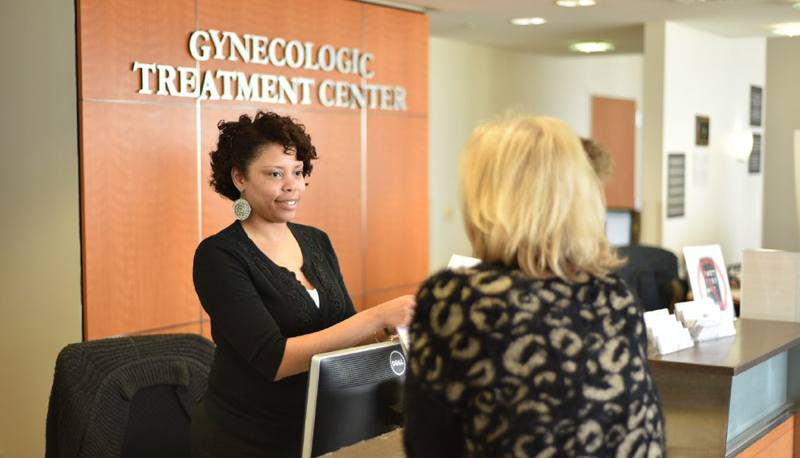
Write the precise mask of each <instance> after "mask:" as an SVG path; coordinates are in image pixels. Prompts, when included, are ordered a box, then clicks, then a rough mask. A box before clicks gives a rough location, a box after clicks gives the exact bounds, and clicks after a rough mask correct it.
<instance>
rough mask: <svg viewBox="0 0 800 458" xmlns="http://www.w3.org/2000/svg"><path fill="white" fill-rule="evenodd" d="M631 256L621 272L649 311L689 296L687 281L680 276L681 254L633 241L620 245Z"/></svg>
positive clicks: (671, 304)
mask: <svg viewBox="0 0 800 458" xmlns="http://www.w3.org/2000/svg"><path fill="white" fill-rule="evenodd" d="M618 252H619V254H620V255H622V256H623V257H625V258H627V260H628V261H627V263H626V264H625V265H623V266H622V267H620V268H619V270H618V272H617V273H619V275H620V276H621V277H622V278H623V279H624V280H625V282H626V283H627V284H628V287H630V289H631V290H632V291H633V293H634V294H635V295H636V296H637V297H638V298H639V301H641V304H642V306H643V307H644V309H645V310H646V311H650V310H658V309H663V308H666V309H669V310H670V311H672V310H673V309H674V307H675V303H676V302H683V301H685V300H686V286H685V282H684V281H683V280H681V279H680V277H679V276H678V257H677V256H675V254H673V253H672V252H671V251H668V250H665V249H663V248H658V247H652V246H644V245H630V246H624V247H619V248H618Z"/></svg>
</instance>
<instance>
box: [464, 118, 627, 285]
mask: <svg viewBox="0 0 800 458" xmlns="http://www.w3.org/2000/svg"><path fill="white" fill-rule="evenodd" d="M459 188H460V189H459V190H460V203H461V211H462V214H463V217H464V226H465V228H466V231H467V235H468V237H469V239H470V242H471V243H472V246H473V248H474V250H475V255H476V256H477V257H479V258H481V259H482V260H483V261H484V262H500V263H503V264H505V265H508V266H513V267H518V268H520V269H521V270H522V271H523V272H524V273H525V274H526V275H528V276H530V277H533V278H551V277H553V276H557V277H560V278H563V279H565V280H568V281H579V280H581V279H582V278H583V277H584V274H586V273H588V274H592V275H595V276H598V277H602V276H605V275H607V274H608V273H609V272H610V271H611V270H612V269H613V268H615V267H617V266H619V265H620V264H621V260H620V258H619V257H618V256H617V254H616V251H615V250H613V249H612V248H611V246H610V245H609V243H608V240H607V238H606V235H605V214H606V213H605V196H604V194H603V188H602V186H601V184H600V180H599V178H598V177H597V175H596V174H595V172H594V170H593V169H592V166H591V165H590V164H589V160H588V159H587V157H586V153H585V152H584V150H583V147H582V145H581V142H580V140H579V138H578V136H577V135H576V134H575V133H574V132H573V131H572V129H570V127H569V126H568V125H567V124H566V123H565V122H563V121H561V120H559V119H555V118H547V117H537V116H514V117H509V118H507V119H505V120H501V121H497V122H489V123H485V124H482V125H480V126H478V127H477V128H476V129H475V130H474V131H473V133H472V135H471V136H470V138H469V140H468V141H467V144H466V146H465V147H464V150H463V151H462V153H461V159H460V163H459Z"/></svg>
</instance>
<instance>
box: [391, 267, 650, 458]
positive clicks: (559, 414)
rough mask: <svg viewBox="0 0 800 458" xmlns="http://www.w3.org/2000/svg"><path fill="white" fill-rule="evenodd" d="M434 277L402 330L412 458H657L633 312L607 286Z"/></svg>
mask: <svg viewBox="0 0 800 458" xmlns="http://www.w3.org/2000/svg"><path fill="white" fill-rule="evenodd" d="M586 280H587V281H585V282H572V283H570V282H566V281H563V280H561V279H557V278H555V279H549V280H535V279H532V278H530V277H527V276H525V275H524V274H523V273H522V272H520V271H519V270H514V269H511V268H508V267H504V266H500V265H494V264H480V265H478V266H476V267H475V268H471V269H466V270H457V271H443V272H440V273H439V274H437V275H434V276H433V277H431V278H430V279H429V280H428V281H427V282H426V283H425V284H424V285H423V286H422V288H421V289H420V291H419V294H418V299H417V300H418V303H417V310H416V314H415V317H414V322H413V324H412V326H411V348H410V349H409V363H410V364H409V366H410V371H409V373H408V375H407V380H406V392H405V413H406V428H405V432H404V444H405V448H406V453H407V455H408V457H410V458H419V457H438V458H442V457H462V456H466V457H538V458H549V457H556V456H558V457H619V458H625V457H648V458H650V457H661V456H664V454H665V448H664V418H663V414H662V410H661V404H660V401H659V398H658V394H657V392H656V387H655V385H654V381H653V377H652V374H651V372H650V367H649V365H648V362H647V347H646V346H647V340H646V335H645V327H644V322H643V319H642V310H641V307H640V306H639V305H638V303H637V302H636V301H635V300H634V297H633V295H632V294H631V292H630V291H629V290H628V288H627V287H626V286H625V284H624V283H623V282H622V281H621V280H620V279H619V278H618V277H616V276H614V275H610V276H607V277H604V278H594V277H588V276H587V278H586Z"/></svg>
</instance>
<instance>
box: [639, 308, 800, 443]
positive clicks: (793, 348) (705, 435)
mask: <svg viewBox="0 0 800 458" xmlns="http://www.w3.org/2000/svg"><path fill="white" fill-rule="evenodd" d="M736 332H737V335H736V336H734V337H727V338H723V339H718V340H712V341H707V342H700V343H698V344H696V345H695V346H694V347H692V348H688V349H686V350H682V351H679V352H676V353H671V354H668V355H664V356H654V355H653V356H650V366H651V368H652V369H653V375H654V377H655V379H656V385H657V386H658V390H659V394H660V395H661V401H662V403H663V406H664V415H665V417H666V427H667V454H668V456H670V457H715V458H721V457H734V456H739V455H741V454H743V453H744V452H745V451H746V450H747V449H748V448H750V447H751V446H752V445H753V444H755V443H756V442H758V440H759V439H761V438H763V437H765V436H766V435H767V434H768V433H769V432H770V431H772V430H774V429H775V428H776V427H778V426H780V425H782V424H784V423H785V422H786V421H787V420H790V419H792V417H793V416H794V413H795V403H796V402H797V401H798V400H800V390H798V388H797V385H798V384H800V376H799V374H800V358H799V357H800V350H798V349H797V346H798V344H800V323H788V322H781V321H763V320H752V319H740V320H738V321H737V322H736ZM784 428H785V427H784ZM792 436H793V432H792ZM783 440H793V439H792V437H787V438H783ZM788 456H791V454H789V455H788Z"/></svg>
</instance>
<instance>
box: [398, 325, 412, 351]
mask: <svg viewBox="0 0 800 458" xmlns="http://www.w3.org/2000/svg"><path fill="white" fill-rule="evenodd" d="M397 335H399V336H400V344H401V345H402V346H403V351H404V352H405V354H406V356H408V349H409V348H411V337H410V336H409V335H408V328H407V327H405V326H398V327H397Z"/></svg>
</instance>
